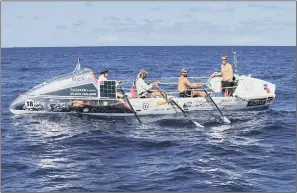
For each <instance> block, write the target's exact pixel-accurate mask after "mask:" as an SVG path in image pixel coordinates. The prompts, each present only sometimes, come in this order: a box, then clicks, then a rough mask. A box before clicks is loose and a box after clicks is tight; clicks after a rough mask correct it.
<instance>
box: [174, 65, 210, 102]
mask: <svg viewBox="0 0 297 193" xmlns="http://www.w3.org/2000/svg"><path fill="white" fill-rule="evenodd" d="M187 76H188V70H187V69H185V68H183V69H182V70H181V76H180V77H179V78H178V87H177V89H178V92H179V96H180V97H195V96H198V97H199V96H200V97H204V96H205V93H204V92H201V91H198V90H195V91H194V90H188V88H197V87H202V86H203V84H202V83H201V82H199V83H191V82H190V81H189V80H188V78H187Z"/></svg>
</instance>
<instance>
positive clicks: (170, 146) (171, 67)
mask: <svg viewBox="0 0 297 193" xmlns="http://www.w3.org/2000/svg"><path fill="white" fill-rule="evenodd" d="M232 50H236V51H239V52H238V54H239V57H238V60H239V71H240V73H241V74H251V75H252V76H253V77H257V78H260V79H265V80H267V81H270V82H272V83H274V84H276V100H275V102H274V103H273V105H272V106H271V107H270V108H269V109H266V110H261V111H250V112H233V113H231V114H230V113H229V114H228V117H230V120H231V121H232V124H231V125H222V124H221V123H219V122H217V121H216V120H215V119H214V120H213V119H212V120H210V118H209V117H207V116H208V115H207V114H199V115H197V116H196V117H195V120H197V121H198V122H200V123H202V124H204V125H205V126H206V127H205V128H201V129H197V128H194V127H193V126H192V125H191V124H189V122H188V121H187V120H185V119H183V118H182V117H181V118H180V119H165V120H162V119H158V117H155V118H154V117H151V118H148V119H144V120H143V121H145V122H147V123H148V124H146V125H145V126H140V125H139V124H138V122H137V120H136V119H133V118H129V119H126V118H122V119H117V120H115V119H113V118H108V119H102V118H98V117H94V116H74V115H71V116H70V115H55V116H33V115H30V116H25V117H24V116H16V115H13V114H11V113H10V112H9V109H8V108H9V105H10V104H11V102H12V101H13V99H14V98H16V96H17V95H18V94H19V93H23V92H25V91H26V90H28V89H29V88H32V87H33V86H35V85H37V84H39V83H41V82H43V81H45V80H47V79H50V78H53V77H55V76H58V75H62V74H65V73H68V72H71V71H72V70H73V69H74V68H75V65H76V60H77V58H78V57H80V58H81V65H82V67H88V68H91V69H92V70H93V71H94V73H95V74H96V75H97V76H98V73H99V71H100V69H101V68H102V67H107V68H108V69H110V79H124V80H129V79H131V81H132V78H134V77H135V76H136V75H137V73H138V72H139V70H140V69H141V68H145V69H146V70H147V71H148V72H149V74H148V79H151V80H154V79H161V78H168V77H177V76H178V75H179V71H180V69H181V68H183V67H186V68H188V69H189V73H190V74H189V76H209V75H210V74H211V73H212V72H214V71H218V70H219V68H220V62H221V61H220V56H221V55H228V56H231V51H232ZM1 52H2V58H1V64H2V66H1V69H2V77H1V78H2V79H1V87H2V92H1V95H2V96H1V105H2V109H1V112H2V120H1V125H2V128H1V134H2V136H1V137H2V144H1V146H2V149H1V150H2V151H1V153H2V155H1V169H2V175H1V178H2V179H1V183H2V184H1V185H2V191H289V192H295V191H296V47H192V46H189V47H186V46H185V47H76V48H75V47H68V48H59V47H57V48H4V49H1ZM131 84H132V82H129V81H126V82H124V85H125V86H126V87H128V88H129V87H130V86H131Z"/></svg>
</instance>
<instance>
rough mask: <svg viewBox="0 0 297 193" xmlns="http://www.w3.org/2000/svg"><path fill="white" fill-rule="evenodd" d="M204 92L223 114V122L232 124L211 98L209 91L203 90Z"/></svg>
mask: <svg viewBox="0 0 297 193" xmlns="http://www.w3.org/2000/svg"><path fill="white" fill-rule="evenodd" d="M203 90H204V92H205V93H206V95H207V96H209V98H210V100H211V101H212V103H213V104H214V105H215V107H216V108H217V109H218V111H219V112H220V113H221V115H222V119H223V121H224V122H225V123H228V124H229V123H231V121H230V120H229V119H228V118H227V117H226V116H224V115H223V113H222V111H221V110H220V109H219V107H218V106H217V104H216V103H215V102H214V100H213V99H212V98H211V96H210V95H209V94H208V93H207V91H206V90H205V89H203Z"/></svg>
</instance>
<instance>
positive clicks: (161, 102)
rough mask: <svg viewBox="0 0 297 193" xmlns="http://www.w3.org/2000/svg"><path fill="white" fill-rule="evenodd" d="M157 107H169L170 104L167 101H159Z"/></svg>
mask: <svg viewBox="0 0 297 193" xmlns="http://www.w3.org/2000/svg"><path fill="white" fill-rule="evenodd" d="M156 105H157V106H160V105H168V102H167V101H157V103H156Z"/></svg>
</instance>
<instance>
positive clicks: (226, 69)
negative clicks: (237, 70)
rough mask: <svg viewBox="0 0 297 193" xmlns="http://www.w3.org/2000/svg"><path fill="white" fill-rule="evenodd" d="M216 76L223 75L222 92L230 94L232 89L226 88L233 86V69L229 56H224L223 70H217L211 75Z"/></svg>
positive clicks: (226, 94)
mask: <svg viewBox="0 0 297 193" xmlns="http://www.w3.org/2000/svg"><path fill="white" fill-rule="evenodd" d="M214 76H222V81H221V85H222V86H221V87H222V92H224V93H225V96H228V90H230V89H228V88H227V89H226V87H232V86H233V69H232V65H231V64H229V63H228V62H227V56H222V65H221V72H215V73H213V74H212V75H211V77H214Z"/></svg>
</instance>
